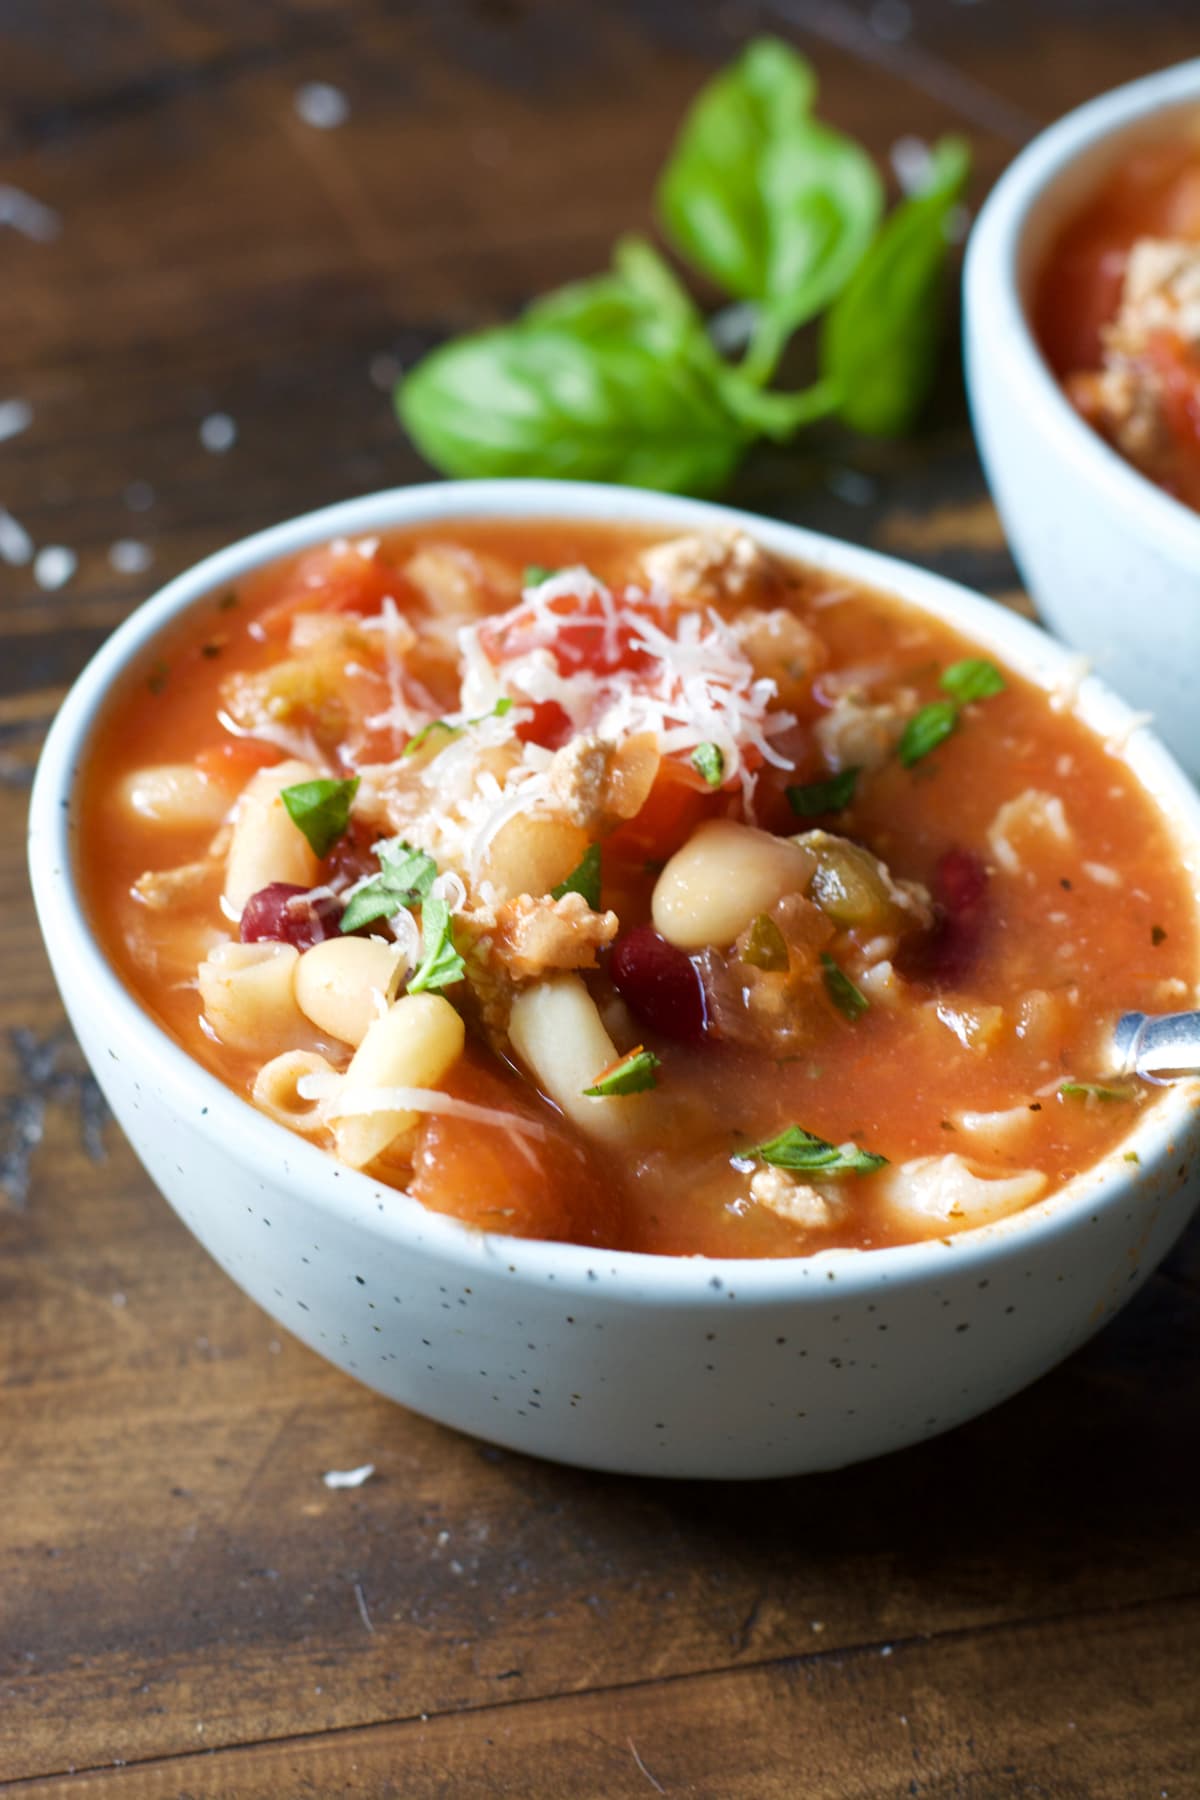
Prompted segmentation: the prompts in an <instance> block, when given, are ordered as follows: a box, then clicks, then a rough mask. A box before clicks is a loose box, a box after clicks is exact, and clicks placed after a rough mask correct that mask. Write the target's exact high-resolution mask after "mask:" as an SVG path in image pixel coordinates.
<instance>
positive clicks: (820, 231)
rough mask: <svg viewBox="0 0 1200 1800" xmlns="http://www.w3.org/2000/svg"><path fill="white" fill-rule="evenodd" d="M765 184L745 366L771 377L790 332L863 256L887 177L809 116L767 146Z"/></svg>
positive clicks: (818, 307)
mask: <svg viewBox="0 0 1200 1800" xmlns="http://www.w3.org/2000/svg"><path fill="white" fill-rule="evenodd" d="M762 189H763V198H764V201H765V204H766V209H767V219H768V234H767V262H766V267H765V269H764V271H763V291H762V295H761V317H760V323H759V325H758V326H757V327H756V329H755V332H754V335H753V337H752V339H751V344H750V350H749V353H748V355H747V357H746V361H745V363H744V365H743V366H744V368H745V370H746V371H747V373H750V374H753V375H755V376H756V377H757V378H758V379H760V380H767V379H769V377H770V375H771V373H772V372H773V370H774V368H775V365H776V363H777V362H778V360H779V357H780V355H781V354H782V351H783V348H784V345H785V344H786V342H787V340H788V338H789V337H790V336H791V334H792V332H793V331H795V330H796V328H797V326H799V325H803V324H804V323H805V322H806V320H808V319H811V318H813V317H815V315H816V314H817V313H819V312H820V311H821V310H822V308H823V307H825V306H828V305H829V303H830V301H831V300H833V299H834V297H835V295H837V294H839V293H840V292H841V291H842V289H843V288H844V287H845V285H846V283H847V282H848V281H849V280H850V277H851V276H852V275H853V273H854V271H855V269H856V268H857V267H858V265H859V263H860V262H861V261H862V259H863V257H864V255H865V254H866V251H867V247H868V245H869V244H870V243H871V240H872V238H873V237H874V236H875V231H876V228H877V226H878V224H879V217H880V214H881V213H882V211H883V183H882V182H881V180H880V179H879V174H878V171H877V170H876V168H875V164H874V163H873V162H872V161H871V158H870V157H869V156H868V155H867V153H866V151H865V150H863V149H861V148H860V147H859V145H858V144H856V143H855V142H854V140H853V139H852V138H848V137H843V136H842V134H841V132H838V131H833V130H831V129H830V128H829V127H828V126H826V125H819V124H818V123H817V122H816V120H808V121H806V122H805V123H804V124H802V125H799V126H797V127H795V128H794V129H792V130H790V131H788V132H787V133H786V134H785V135H784V136H783V137H781V138H780V139H779V140H778V141H777V142H776V143H774V144H772V145H771V146H770V148H769V150H768V151H767V153H766V155H765V157H764V159H763V169H762Z"/></svg>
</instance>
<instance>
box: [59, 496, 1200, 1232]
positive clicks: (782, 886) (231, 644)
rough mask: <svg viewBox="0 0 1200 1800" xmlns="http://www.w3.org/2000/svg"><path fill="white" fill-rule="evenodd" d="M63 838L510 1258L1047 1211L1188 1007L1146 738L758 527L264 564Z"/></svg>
mask: <svg viewBox="0 0 1200 1800" xmlns="http://www.w3.org/2000/svg"><path fill="white" fill-rule="evenodd" d="M356 778H357V783H358V785H357V787H355V786H354V785H353V784H354V781H355V779H356ZM298 795H299V798H297V796H298ZM285 796H291V798H290V799H288V798H286V797H285ZM80 821H81V838H80V852H79V865H80V875H81V881H82V887H83V891H84V895H85V899H86V903H87V906H88V910H89V913H90V916H91V918H92V920H93V922H94V926H95V929H96V931H97V934H98V936H99V939H100V941H101V943H102V944H103V946H104V948H105V951H106V953H107V954H108V956H109V957H110V959H111V961H112V962H113V964H114V966H115V967H116V969H117V970H118V971H119V973H120V975H121V977H122V979H123V980H124V982H125V983H126V985H127V986H128V987H129V989H130V990H131V992H132V993H133V994H134V995H135V996H136V997H137V999H138V1000H139V1002H140V1003H141V1005H142V1006H143V1007H144V1008H145V1009H146V1010H147V1012H149V1013H150V1014H151V1016H152V1017H154V1018H155V1019H156V1020H157V1021H158V1022H159V1023H160V1024H161V1025H162V1026H163V1027H164V1028H165V1030H166V1031H167V1032H169V1033H170V1035H171V1036H172V1037H174V1038H175V1039H176V1040H177V1042H179V1043H180V1044H181V1045H182V1046H183V1047H184V1048H185V1049H186V1050H187V1051H188V1052H189V1053H190V1054H191V1055H192V1056H193V1057H194V1058H195V1059H196V1060H197V1061H198V1062H199V1063H201V1064H203V1065H204V1066H205V1067H206V1068H208V1069H209V1070H211V1071H212V1072H213V1073H214V1074H216V1075H217V1076H218V1077H219V1078H220V1079H221V1080H223V1081H224V1082H226V1083H227V1084H228V1085H229V1086H230V1087H231V1088H233V1090H234V1091H235V1092H236V1093H238V1094H240V1095H242V1096H243V1097H244V1098H245V1099H247V1100H248V1101H250V1102H251V1103H253V1104H256V1105H259V1106H260V1107H261V1108H262V1109H263V1110H264V1111H265V1112H267V1113H268V1114H269V1115H270V1116H272V1117H274V1118H276V1119H278V1120H280V1121H281V1122H282V1123H284V1124H287V1125H290V1126H291V1127H292V1128H293V1129H296V1130H299V1131H301V1132H303V1133H304V1135H306V1136H307V1137H308V1138H309V1139H310V1140H311V1141H312V1142H314V1143H316V1144H318V1145H320V1146H322V1147H323V1148H325V1149H327V1150H329V1151H330V1152H331V1153H332V1154H335V1155H338V1156H340V1157H341V1158H342V1160H343V1161H346V1162H349V1163H350V1164H351V1166H353V1167H357V1168H362V1169H364V1170H366V1171H367V1172H368V1173H369V1174H371V1175H372V1176H373V1177H375V1178H377V1179H380V1180H382V1181H384V1182H387V1183H389V1184H391V1185H392V1186H394V1187H396V1188H401V1189H407V1190H409V1191H411V1192H412V1193H414V1194H415V1195H416V1196H417V1197H418V1198H419V1199H420V1200H421V1201H422V1202H423V1203H424V1204H425V1205H426V1206H428V1207H430V1208H432V1209H434V1210H437V1211H442V1212H447V1213H452V1214H455V1215H457V1216H458V1217H460V1218H462V1219H464V1220H466V1221H468V1222H469V1223H471V1224H473V1225H477V1226H480V1227H482V1228H485V1229H489V1230H495V1231H502V1232H510V1233H515V1234H519V1235H528V1236H539V1237H549V1238H562V1239H568V1240H572V1241H576V1242H580V1243H591V1244H597V1245H605V1246H610V1247H613V1248H622V1249H635V1250H642V1251H652V1252H658V1253H662V1254H670V1255H694V1254H701V1255H709V1256H770V1257H776V1256H790V1255H798V1254H806V1253H809V1252H811V1251H813V1250H818V1249H824V1248H827V1247H830V1246H833V1245H848V1246H855V1247H859V1248H863V1249H866V1248H870V1247H872V1246H877V1245H886V1244H892V1243H897V1242H904V1241H908V1240H912V1239H915V1238H920V1237H924V1236H943V1235H945V1234H946V1233H948V1232H951V1231H956V1230H960V1229H963V1228H965V1227H967V1226H970V1225H973V1224H977V1223H980V1222H983V1221H986V1220H987V1219H990V1218H994V1217H998V1216H1001V1215H1003V1214H1004V1213H1007V1212H1012V1211H1015V1210H1019V1209H1020V1208H1021V1207H1023V1206H1027V1205H1029V1204H1031V1203H1034V1202H1036V1201H1037V1200H1039V1199H1042V1198H1044V1197H1046V1196H1047V1195H1048V1194H1051V1193H1053V1192H1054V1191H1055V1190H1056V1189H1057V1188H1059V1187H1060V1186H1061V1185H1062V1184H1064V1183H1065V1182H1067V1181H1069V1180H1070V1179H1071V1177H1072V1176H1073V1175H1075V1174H1076V1173H1078V1172H1079V1171H1081V1170H1084V1169H1086V1168H1088V1167H1089V1166H1090V1165H1092V1164H1094V1163H1095V1162H1096V1161H1097V1160H1098V1159H1099V1158H1100V1157H1101V1156H1102V1155H1104V1154H1105V1153H1107V1152H1109V1151H1111V1150H1113V1149H1114V1147H1116V1146H1117V1145H1118V1144H1119V1143H1120V1141H1121V1140H1122V1139H1123V1138H1124V1137H1125V1136H1126V1135H1127V1134H1128V1132H1129V1131H1130V1129H1131V1128H1132V1126H1133V1125H1134V1123H1135V1122H1136V1120H1137V1119H1138V1117H1139V1115H1140V1113H1141V1112H1142V1111H1143V1110H1144V1109H1145V1108H1146V1107H1147V1106H1150V1105H1153V1104H1154V1098H1153V1094H1152V1093H1151V1092H1149V1091H1148V1090H1144V1089H1139V1088H1137V1087H1135V1086H1133V1085H1129V1084H1126V1083H1122V1082H1119V1081H1114V1080H1113V1078H1112V1075H1111V1073H1110V1070H1109V1063H1108V1046H1109V1042H1110V1039H1111V1033H1112V1028H1113V1025H1114V1022H1115V1020H1116V1018H1117V1017H1118V1016H1119V1014H1121V1013H1122V1012H1124V1011H1127V1010H1129V1009H1131V1008H1140V1009H1143V1010H1146V1011H1162V1010H1171V1009H1175V1008H1179V1007H1181V1006H1185V1005H1187V1004H1190V1003H1191V1002H1192V1001H1193V998H1194V995H1195V991H1196V985H1195V984H1196V924H1195V903H1194V897H1193V894H1192V891H1191V888H1190V884H1189V881H1188V878H1187V875H1186V873H1185V871H1184V870H1183V868H1182V867H1181V865H1180V862H1179V858H1178V855H1177V853H1176V850H1175V848H1174V846H1173V844H1172V842H1171V839H1170V837H1169V834H1168V831H1167V829H1166V827H1165V825H1164V823H1163V821H1162V820H1161V818H1160V816H1159V814H1158V813H1157V811H1156V809H1155V807H1154V805H1153V804H1152V803H1151V801H1150V800H1149V798H1148V797H1147V796H1146V794H1145V793H1144V792H1143V791H1142V790H1141V788H1140V786H1139V784H1138V782H1137V780H1136V778H1135V777H1134V776H1133V774H1132V773H1131V772H1130V770H1129V769H1128V767H1127V766H1126V764H1125V763H1124V762H1123V760H1122V758H1121V756H1120V754H1119V752H1118V751H1117V750H1116V749H1114V748H1112V747H1109V746H1106V745H1105V744H1104V743H1102V742H1101V741H1100V740H1099V739H1098V738H1097V737H1096V736H1095V735H1094V734H1093V733H1091V732H1089V731H1088V730H1087V729H1086V728H1085V727H1084V726H1083V725H1082V724H1081V723H1080V722H1079V720H1078V719H1077V718H1075V717H1074V716H1073V715H1072V712H1071V710H1070V707H1069V704H1065V703H1063V702H1062V700H1061V698H1060V700H1059V702H1058V703H1057V704H1054V703H1052V701H1051V698H1050V697H1049V696H1047V694H1046V693H1045V692H1043V691H1042V690H1041V689H1039V688H1037V687H1035V686H1034V685H1032V684H1031V683H1029V682H1027V681H1026V680H1024V679H1023V678H1022V677H1020V676H1018V675H1016V674H1015V673H1013V672H1012V671H1011V670H1009V669H1007V668H1003V667H998V666H997V665H996V664H995V663H994V661H992V660H990V659H988V658H987V657H985V656H984V655H983V654H982V653H981V652H980V651H979V650H978V648H977V647H975V646H973V645H972V644H970V643H969V642H967V641H966V640H964V639H963V638H962V637H961V636H960V635H959V634H958V633H956V632H954V631H953V630H951V629H950V628H949V627H947V626H946V625H944V624H942V623H940V622H938V621H936V620H934V619H931V618H928V617H926V616H925V615H924V614H922V613H921V612H919V611H917V610H916V609H914V608H912V607H909V606H907V605H904V604H902V603H900V602H898V601H896V600H893V599H891V598H889V597H887V596H886V595H882V594H879V593H875V592H872V591H868V590H866V589H864V588H862V587H860V586H858V585H856V584H854V583H850V582H847V581H844V580H842V579H839V578H837V577H834V576H831V575H829V574H826V573H822V572H818V571H815V570H811V569H805V568H802V567H797V566H792V565H785V564H781V563H779V562H778V561H777V560H775V559H774V558H771V557H768V556H766V555H765V554H764V553H763V552H762V551H761V550H759V549H758V547H757V546H756V545H755V544H754V543H753V542H752V541H751V540H750V539H749V538H746V537H744V536H742V535H741V534H715V535H707V534H705V535H697V536H689V537H686V538H683V539H667V538H665V537H664V536H663V535H662V534H657V536H656V535H654V534H642V533H637V532H632V531H630V530H627V529H624V528H618V527H615V526H613V527H608V526H605V527H601V526H594V525H576V524H570V525H567V524H563V523H560V522H554V521H545V522H522V523H519V524H518V523H509V522H504V523H495V522H489V523H472V522H458V521H455V522H454V523H453V524H441V525H439V526H438V527H437V528H423V529H420V530H410V531H404V532H398V533H393V534H389V535H386V536H384V537H383V538H382V539H381V540H377V539H365V540H357V541H356V542H354V543H346V542H344V541H339V542H338V543H335V544H333V545H330V546H325V547H322V548H321V549H319V550H316V551H309V552H305V553H304V554H302V555H300V556H297V557H292V558H289V559H287V560H285V561H281V562H277V563H275V564H273V565H271V566H269V567H266V568H264V569H262V570H260V571H258V572H256V573H254V574H252V575H250V576H247V577H244V578H242V579H240V580H239V581H238V582H237V584H236V586H234V587H232V588H228V589H223V590H221V591H218V592H215V593H214V594H212V595H211V596H210V597H209V598H208V599H207V600H205V601H202V602H200V603H199V604H197V605H196V606H195V607H193V608H192V609H191V610H190V611H189V612H188V614H187V616H186V617H185V618H184V619H182V620H181V621H180V622H179V624H178V625H177V626H176V627H175V628H173V629H172V630H171V631H170V632H168V633H166V634H164V636H163V637H162V638H161V639H160V640H159V642H158V643H157V645H156V646H155V649H154V652H153V655H152V656H148V657H147V659H146V660H145V661H144V662H143V664H142V665H141V666H140V667H138V668H136V669H134V670H133V671H131V673H130V675H129V677H128V679H127V680H126V682H125V684H124V685H123V687H122V688H121V689H120V691H118V692H117V693H115V694H114V696H113V699H112V702H111V704H110V706H109V708H108V710H107V713H106V715H105V717H104V718H103V720H102V722H101V724H100V726H99V728H98V730H97V733H96V736H95V738H94V741H93V744H92V747H91V751H90V755H89V760H88V763H87V766H86V769H85V771H84V776H83V783H82V789H81V805H80ZM389 908H390V910H389ZM373 909H374V910H373ZM347 945H351V946H353V949H352V950H351V951H349V952H348V951H347V949H346V946H347ZM589 1058H590V1060H589Z"/></svg>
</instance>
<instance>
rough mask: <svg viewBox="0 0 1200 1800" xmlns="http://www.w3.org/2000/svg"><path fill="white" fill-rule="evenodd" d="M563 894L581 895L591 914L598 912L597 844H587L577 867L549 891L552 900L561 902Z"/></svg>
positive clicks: (598, 855)
mask: <svg viewBox="0 0 1200 1800" xmlns="http://www.w3.org/2000/svg"><path fill="white" fill-rule="evenodd" d="M564 894H582V895H583V897H584V899H585V900H586V901H587V903H588V905H589V906H590V907H591V909H592V911H593V912H599V911H600V846H599V844H589V845H588V847H587V849H586V850H585V851H584V853H583V857H582V859H581V861H580V863H579V865H578V867H577V868H574V869H572V870H571V873H570V874H569V875H568V876H567V878H566V880H565V881H560V882H559V884H558V886H557V887H552V888H551V889H550V898H551V899H552V900H561V899H562V897H563V895H564Z"/></svg>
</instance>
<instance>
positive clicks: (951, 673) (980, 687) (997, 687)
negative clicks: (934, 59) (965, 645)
mask: <svg viewBox="0 0 1200 1800" xmlns="http://www.w3.org/2000/svg"><path fill="white" fill-rule="evenodd" d="M938 686H939V687H940V688H944V689H945V691H946V693H948V694H953V696H954V698H955V699H956V700H957V701H958V704H959V705H960V706H969V705H970V703H971V701H972V700H989V699H990V698H991V696H992V695H993V694H1002V693H1003V692H1004V688H1005V681H1004V677H1003V675H1002V674H1001V673H1000V671H999V669H998V668H997V667H996V665H995V663H990V662H986V661H985V660H984V659H983V657H981V656H968V657H964V659H963V660H962V662H956V663H951V664H950V667H949V668H948V669H946V670H945V671H944V672H943V674H942V677H941V680H940V681H939V682H938Z"/></svg>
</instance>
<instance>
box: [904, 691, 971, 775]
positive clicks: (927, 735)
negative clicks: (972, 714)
mask: <svg viewBox="0 0 1200 1800" xmlns="http://www.w3.org/2000/svg"><path fill="white" fill-rule="evenodd" d="M957 724H958V705H957V703H956V702H955V701H953V700H931V701H930V702H929V705H928V706H923V707H922V708H921V710H920V712H918V713H914V714H913V716H912V718H911V719H910V720H909V721H908V724H907V725H906V726H905V727H904V736H903V737H902V738H901V739H900V761H901V762H902V763H903V764H904V766H905V768H906V769H911V768H912V766H913V764H914V763H916V762H920V760H921V758H922V757H923V756H928V755H929V752H930V751H931V750H936V749H937V747H938V745H939V744H944V743H945V741H946V739H947V738H948V737H949V736H950V734H951V732H952V731H953V730H954V727H955V726H956V725H957Z"/></svg>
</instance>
